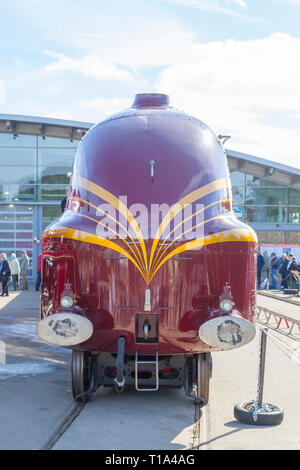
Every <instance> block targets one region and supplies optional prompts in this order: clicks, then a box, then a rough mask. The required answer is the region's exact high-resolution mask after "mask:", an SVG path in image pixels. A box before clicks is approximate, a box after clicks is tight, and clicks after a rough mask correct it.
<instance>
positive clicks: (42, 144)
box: [38, 136, 80, 149]
mask: <svg viewBox="0 0 300 470" xmlns="http://www.w3.org/2000/svg"><path fill="white" fill-rule="evenodd" d="M79 142H80V140H73V142H71V141H70V139H66V138H62V137H61V138H59V137H45V139H43V137H41V136H38V146H39V148H46V147H50V148H51V147H57V148H59V147H64V148H67V147H69V148H73V149H74V148H75V149H76V148H77V146H78V144H79Z"/></svg>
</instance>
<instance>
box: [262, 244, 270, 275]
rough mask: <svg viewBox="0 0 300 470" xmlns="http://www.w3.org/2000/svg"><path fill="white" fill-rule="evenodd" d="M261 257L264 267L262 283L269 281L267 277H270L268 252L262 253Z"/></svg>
mask: <svg viewBox="0 0 300 470" xmlns="http://www.w3.org/2000/svg"><path fill="white" fill-rule="evenodd" d="M263 257H264V262H265V263H264V265H263V267H262V278H263V281H264V280H265V279H268V281H269V280H270V279H269V275H270V256H269V255H268V252H267V251H264V252H263Z"/></svg>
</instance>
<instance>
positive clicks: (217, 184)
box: [149, 177, 229, 271]
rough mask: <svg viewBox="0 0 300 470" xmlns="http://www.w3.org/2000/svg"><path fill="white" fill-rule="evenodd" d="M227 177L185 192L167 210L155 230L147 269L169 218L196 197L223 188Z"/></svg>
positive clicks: (195, 199) (198, 197) (226, 185)
mask: <svg viewBox="0 0 300 470" xmlns="http://www.w3.org/2000/svg"><path fill="white" fill-rule="evenodd" d="M228 184H229V183H228V178H227V177H225V178H220V179H218V180H215V181H212V182H211V183H209V184H206V185H205V186H201V188H198V189H196V190H195V191H192V192H191V193H189V194H187V195H186V196H184V197H183V198H182V199H180V200H179V201H178V202H177V203H176V204H174V205H173V206H172V207H171V209H170V210H169V211H168V212H167V214H166V215H165V217H164V218H163V220H162V222H161V224H160V226H159V228H158V230H157V232H156V235H155V238H154V242H153V245H152V249H151V254H150V260H149V271H150V270H151V265H152V260H153V256H154V252H155V250H156V247H157V244H158V242H159V240H160V237H161V235H162V234H163V232H164V230H165V229H166V228H167V226H168V225H169V224H170V222H171V220H173V219H174V217H175V216H176V215H177V214H178V213H179V212H180V211H182V209H183V208H184V206H185V205H187V204H191V203H193V202H195V201H197V200H198V199H201V198H202V197H204V196H207V195H208V194H210V193H212V192H214V191H217V190H219V189H223V188H226V187H228Z"/></svg>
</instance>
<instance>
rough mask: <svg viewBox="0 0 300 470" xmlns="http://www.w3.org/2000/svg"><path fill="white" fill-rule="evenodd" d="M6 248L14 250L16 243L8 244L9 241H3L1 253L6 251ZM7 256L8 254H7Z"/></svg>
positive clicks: (0, 244)
mask: <svg viewBox="0 0 300 470" xmlns="http://www.w3.org/2000/svg"><path fill="white" fill-rule="evenodd" d="M6 248H14V242H8V241H3V240H1V242H0V252H2V251H5V249H6ZM10 251H11V250H10ZM6 255H7V253H6ZM8 258H9V257H8Z"/></svg>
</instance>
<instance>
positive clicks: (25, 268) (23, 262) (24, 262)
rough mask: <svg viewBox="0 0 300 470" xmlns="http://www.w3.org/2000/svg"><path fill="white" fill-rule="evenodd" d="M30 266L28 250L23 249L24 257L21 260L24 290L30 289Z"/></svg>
mask: <svg viewBox="0 0 300 470" xmlns="http://www.w3.org/2000/svg"><path fill="white" fill-rule="evenodd" d="M28 268H29V258H28V256H27V253H26V251H23V253H22V259H21V261H20V271H21V275H22V290H28V282H27V271H28Z"/></svg>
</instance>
